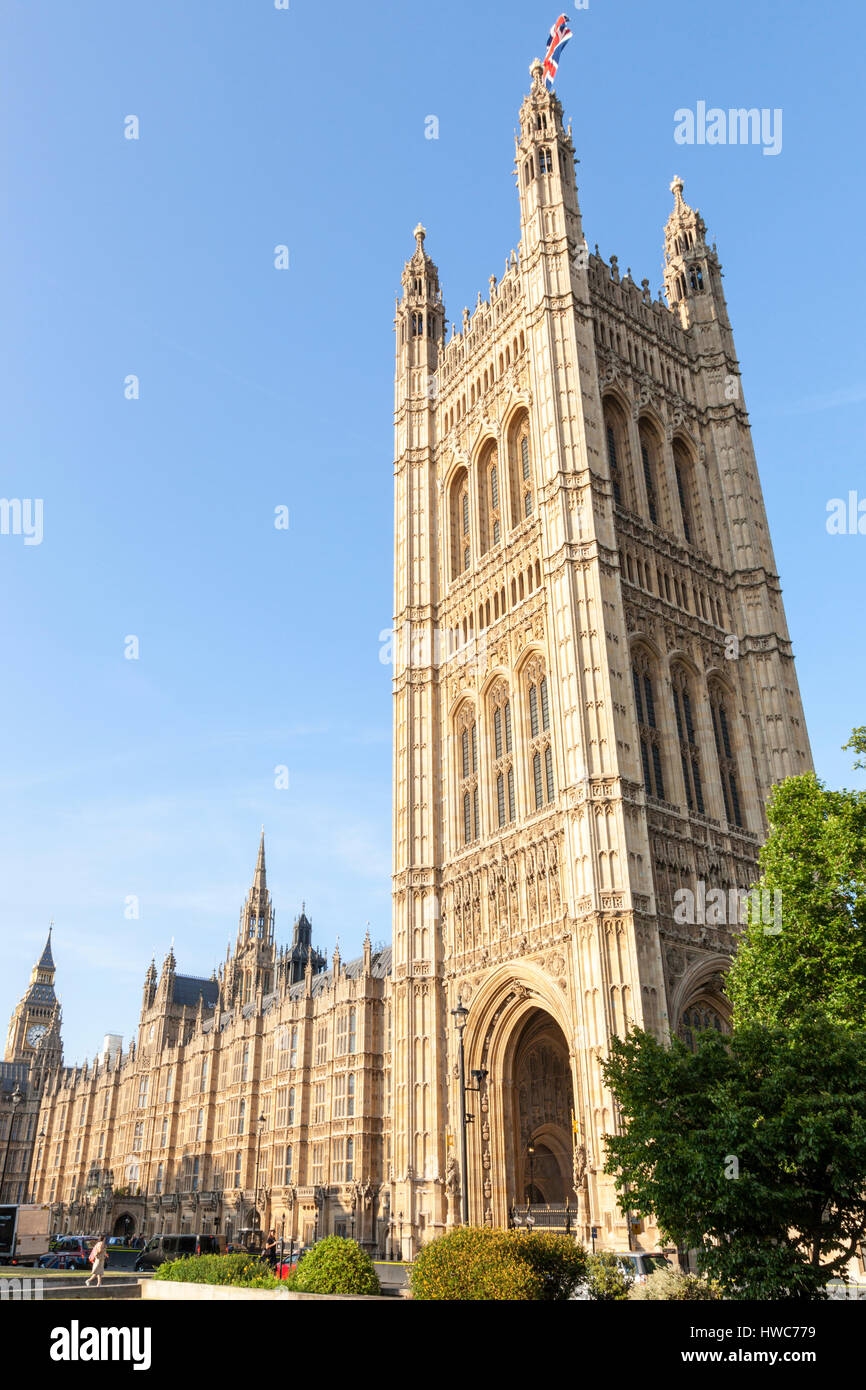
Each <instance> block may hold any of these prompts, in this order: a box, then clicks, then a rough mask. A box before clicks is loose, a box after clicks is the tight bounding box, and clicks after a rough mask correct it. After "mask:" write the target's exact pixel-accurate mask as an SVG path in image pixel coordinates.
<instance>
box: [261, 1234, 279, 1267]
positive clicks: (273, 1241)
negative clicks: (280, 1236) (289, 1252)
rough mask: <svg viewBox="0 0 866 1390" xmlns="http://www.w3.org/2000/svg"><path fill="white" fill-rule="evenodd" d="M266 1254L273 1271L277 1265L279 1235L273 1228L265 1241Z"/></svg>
mask: <svg viewBox="0 0 866 1390" xmlns="http://www.w3.org/2000/svg"><path fill="white" fill-rule="evenodd" d="M264 1254H265V1259H266V1260H267V1262H268V1264H269V1265H270V1267H271V1269H273V1267H274V1265H275V1264H276V1263H277V1233H276V1231H275V1230H274V1228H273V1226H272V1227H271V1229H270V1230H269V1231H268V1238H267V1240H266V1241H265V1251H264Z"/></svg>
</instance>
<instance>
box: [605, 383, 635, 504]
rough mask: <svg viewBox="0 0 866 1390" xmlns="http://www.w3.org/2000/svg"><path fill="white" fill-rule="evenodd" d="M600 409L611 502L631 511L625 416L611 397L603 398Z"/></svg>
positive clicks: (629, 462)
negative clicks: (602, 418)
mask: <svg viewBox="0 0 866 1390" xmlns="http://www.w3.org/2000/svg"><path fill="white" fill-rule="evenodd" d="M602 409H603V411H604V447H605V452H606V454H607V465H608V469H609V470H610V485H611V490H612V492H613V500H614V502H615V504H616V505H617V506H618V507H626V508H628V509H632V507H633V503H632V490H631V474H630V468H631V460H630V457H629V447H628V427H627V425H626V419H625V415H624V414H623V412H622V410H621V409H620V407H619V405H618V403H617V402H616V401H615V400H614V399H613V398H612V397H611V396H606V397H605V399H604V400H603V402H602Z"/></svg>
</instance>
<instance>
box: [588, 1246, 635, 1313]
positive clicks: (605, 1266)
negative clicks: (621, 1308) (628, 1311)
mask: <svg viewBox="0 0 866 1390" xmlns="http://www.w3.org/2000/svg"><path fill="white" fill-rule="evenodd" d="M586 1276H587V1278H586V1282H587V1284H588V1285H589V1296H590V1298H593V1299H595V1300H596V1301H597V1302H600V1303H612V1302H614V1301H616V1302H619V1301H620V1300H621V1299H624V1298H628V1296H629V1290H630V1288H631V1286H632V1280H633V1278H634V1275H633V1274H632V1272H631V1270H629V1269H626V1268H625V1267H624V1266H623V1265H622V1264H621V1263H620V1261H619V1260H618V1259H617V1258H616V1255H615V1254H614V1253H613V1251H612V1250H599V1252H598V1254H597V1255H589V1256H588V1258H587V1261H586Z"/></svg>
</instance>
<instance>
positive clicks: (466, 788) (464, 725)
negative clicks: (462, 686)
mask: <svg viewBox="0 0 866 1390" xmlns="http://www.w3.org/2000/svg"><path fill="white" fill-rule="evenodd" d="M457 787H458V806H459V819H460V830H461V835H462V839H463V843H464V845H471V844H472V842H473V841H474V840H477V839H478V835H479V818H478V729H477V725H476V723H475V711H474V709H473V708H472V706H471V705H469V704H464V705H463V706H462V707H461V709H460V712H459V714H458V716H457Z"/></svg>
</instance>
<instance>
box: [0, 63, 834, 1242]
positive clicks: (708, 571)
mask: <svg viewBox="0 0 866 1390" xmlns="http://www.w3.org/2000/svg"><path fill="white" fill-rule="evenodd" d="M531 73H532V85H531V90H530V92H529V94H528V95H527V96H526V98H525V100H524V102H523V104H522V107H521V110H520V130H519V135H518V136H517V139H516V149H515V158H516V165H515V169H516V175H517V188H518V196H519V202H520V226H521V237H520V245H519V249H518V251H517V252H516V253H515V252H512V253H511V255H510V256H509V257H508V259H507V260H506V265H505V272H504V275H503V276H502V278H501V280H499V281H497V279H496V277H495V276H491V277H490V281H489V295H488V298H487V299H486V300H482V298H481V295H480V294H479V296H478V302H477V304H476V306H475V309H474V311H473V312H472V313H470V312H469V310H468V309H465V310H464V311H463V314H462V319H461V322H460V325H459V327H458V326H456V325H455V326H454V327H452V331H451V335H450V337H448V334H447V331H446V319H445V307H444V303H443V298H442V292H441V289H440V284H439V274H438V270H437V267H436V266H435V264H434V263H433V261H432V259H431V258H430V255H429V254H428V252H427V250H426V246H425V232H424V229H423V228H422V227H418V228H417V229H416V232H415V250H414V253H413V255H412V257H411V259H410V260H409V261H408V262H407V264H406V266H405V269H404V272H403V279H402V296H401V298H400V299H399V301H398V303H397V310H396V319H395V327H396V389H395V466H394V480H395V623H394V641H393V660H394V682H393V684H394V815H393V825H394V879H393V944H392V948H391V949H382V950H378V951H374V950H373V948H372V946H371V944H370V942H369V940H368V941H367V942H366V944H365V947H364V952H363V955H362V956H361V957H360V958H359V959H357V960H354V961H351V962H348V963H347V964H343V963H342V962H341V961H340V958H339V953H338V952H335V953H334V957H333V963H332V967H331V969H330V970H328V969H326V968H325V960H324V957H322V956H320V955H318V954H317V953H315V952H314V950H313V947H312V938H311V929H310V923H309V921H308V919H307V918H306V916H305V914H303V913H302V914H301V916H300V917H299V918H298V920H297V922H296V923H295V929H294V937H293V942H292V945H291V947H290V948H288V949H285V950H282V951H281V950H278V949H277V947H276V945H275V939H274V922H273V912H272V907H271V901H270V897H269V895H268V892H267V886H266V876H265V861H264V843H263V842H262V845H261V846H260V850H259V859H258V864H257V867H256V873H255V879H254V882H253V886H252V888H251V890H250V894H249V896H248V898H247V902H246V903H245V905H244V908H243V909H242V911H241V921H240V927H239V931H238V937H237V941H236V943H235V945H234V948H233V949H230V950H229V952H228V953H227V956H226V959H225V961H224V962H223V964H222V965H221V967H220V968H219V970H217V971H215V972H214V974H213V975H212V976H211V977H210V978H209V979H195V978H191V977H188V976H183V975H180V974H178V973H177V968H176V962H175V959H174V955H173V952H170V953H169V955H168V956H167V957H166V960H165V962H164V964H163V967H162V971H161V973H160V974H159V976H158V975H157V972H156V969H155V967H154V966H151V968H150V970H149V971H148V973H147V977H146V980H145V987H144V998H143V1003H142V1012H141V1019H140V1023H139V1028H138V1034H137V1037H136V1039H135V1041H134V1043H132V1044H130V1046H129V1048H128V1049H127V1050H126V1051H125V1052H116V1051H114V1050H112V1049H110V1048H109V1049H108V1051H107V1053H106V1055H105V1056H104V1057H103V1058H101V1059H100V1060H99V1061H98V1062H97V1063H95V1064H94V1065H88V1066H84V1067H72V1068H68V1067H64V1066H63V1065H62V1059H61V1054H60V1051H59V1010H56V1009H55V1010H54V1013H53V1014H52V1019H51V1029H52V1031H51V1032H50V1033H49V1034H46V1035H45V1039H42V1040H36V1046H34V1047H31V1048H30V1052H29V1053H28V1051H27V1047H28V1044H27V1026H26V1025H27V1014H26V1009H25V1001H22V1005H21V1006H20V1007H19V1011H16V1019H14V1020H13V1029H12V1033H11V1034H10V1050H9V1051H7V1062H6V1063H5V1064H4V1066H6V1067H7V1068H13V1069H14V1068H15V1067H17V1068H19V1069H20V1070H23V1072H26V1075H27V1078H28V1080H27V1083H26V1084H27V1086H28V1087H29V1091H28V1094H29V1095H30V1097H31V1100H30V1101H29V1102H28V1104H30V1106H31V1110H32V1109H33V1105H34V1103H35V1102H34V1101H33V1097H34V1096H35V1097H36V1098H37V1101H40V1102H41V1111H40V1113H39V1116H38V1121H36V1120H35V1113H34V1114H33V1115H32V1116H31V1120H32V1121H34V1122H35V1123H36V1124H37V1128H33V1124H31V1130H30V1133H31V1141H33V1142H34V1147H33V1149H32V1164H31V1170H30V1175H29V1188H30V1191H31V1192H32V1194H33V1195H34V1196H35V1197H36V1199H37V1200H40V1201H48V1202H51V1203H52V1204H54V1207H55V1213H56V1219H57V1222H58V1223H59V1224H61V1225H63V1227H64V1228H65V1229H74V1228H76V1227H78V1228H81V1227H84V1226H87V1227H90V1228H93V1227H94V1226H96V1225H98V1226H101V1227H103V1228H104V1229H112V1230H113V1229H116V1228H117V1227H118V1224H119V1225H120V1227H121V1228H124V1227H126V1228H131V1229H134V1230H135V1231H136V1232H141V1231H144V1232H145V1233H150V1232H154V1231H157V1230H166V1231H172V1230H179V1229H181V1228H182V1229H186V1230H202V1231H217V1232H218V1233H219V1234H220V1235H222V1236H224V1237H229V1238H230V1237H231V1236H232V1235H236V1234H237V1232H239V1231H240V1230H242V1229H244V1228H245V1227H247V1226H250V1225H254V1224H256V1223H262V1224H275V1225H277V1226H278V1227H280V1228H284V1230H285V1234H286V1236H287V1237H288V1236H290V1235H292V1236H294V1237H295V1239H302V1240H303V1239H308V1238H310V1237H311V1236H312V1235H314V1234H322V1233H324V1232H326V1231H340V1232H345V1233H346V1234H350V1233H352V1231H354V1232H355V1234H356V1235H357V1236H359V1237H360V1238H362V1239H363V1240H364V1241H365V1242H367V1243H368V1244H369V1245H370V1247H371V1248H374V1249H377V1250H379V1251H382V1252H386V1251H387V1252H397V1251H399V1252H401V1253H402V1254H403V1255H405V1256H411V1255H412V1254H413V1253H414V1251H415V1250H416V1249H417V1247H418V1245H419V1244H421V1243H423V1242H424V1241H426V1240H428V1239H430V1238H431V1237H432V1236H434V1235H435V1234H437V1233H438V1232H440V1231H442V1230H444V1229H445V1228H446V1227H447V1226H448V1225H450V1224H453V1223H454V1222H455V1221H457V1220H459V1219H460V1210H461V1204H462V1201H463V1199H464V1196H465V1197H466V1199H467V1200H468V1206H469V1215H470V1219H471V1220H472V1221H473V1222H478V1223H483V1224H486V1225H496V1226H499V1225H504V1224H506V1223H507V1222H508V1221H509V1219H512V1218H513V1216H514V1213H515V1210H516V1211H517V1212H518V1214H519V1213H520V1212H521V1209H522V1208H523V1207H524V1205H525V1204H527V1203H529V1204H531V1205H534V1206H535V1207H536V1208H538V1209H539V1210H538V1211H537V1212H536V1220H537V1221H540V1220H541V1213H542V1210H546V1209H547V1208H548V1207H549V1208H551V1209H552V1210H553V1212H554V1213H555V1216H554V1217H553V1218H552V1220H553V1224H558V1225H559V1226H561V1227H562V1226H565V1227H567V1228H568V1229H570V1230H572V1231H574V1233H575V1234H576V1235H579V1236H581V1237H582V1238H583V1239H585V1240H587V1241H589V1239H590V1232H591V1229H592V1228H593V1227H595V1228H596V1230H597V1232H598V1235H597V1241H596V1243H597V1244H598V1245H601V1246H609V1247H613V1248H621V1247H622V1246H623V1245H624V1244H625V1243H626V1242H633V1241H636V1242H637V1243H639V1244H640V1245H642V1246H645V1247H648V1246H651V1245H652V1244H653V1243H654V1241H655V1239H656V1232H655V1231H654V1230H653V1229H652V1227H648V1228H644V1227H642V1226H641V1225H640V1224H639V1223H635V1222H629V1219H628V1214H627V1213H623V1212H620V1211H619V1210H618V1208H617V1204H616V1201H615V1197H614V1192H613V1186H612V1183H611V1181H610V1179H608V1178H607V1177H605V1175H604V1174H603V1172H602V1167H603V1162H604V1136H605V1134H607V1133H610V1132H611V1131H612V1130H614V1129H615V1127H616V1124H617V1117H616V1114H615V1111H614V1106H613V1102H612V1098H611V1096H610V1094H609V1093H608V1092H607V1091H606V1089H605V1087H604V1085H603V1083H602V1077H601V1068H600V1063H601V1061H602V1059H603V1058H604V1056H605V1054H606V1050H607V1046H608V1040H609V1038H610V1037H611V1035H612V1034H613V1033H621V1032H622V1031H623V1030H624V1029H625V1028H626V1026H627V1025H628V1024H629V1023H630V1022H634V1023H637V1024H639V1025H641V1026H643V1027H645V1028H648V1029H650V1030H652V1031H653V1032H654V1033H655V1034H656V1035H657V1036H658V1037H660V1038H665V1037H667V1036H668V1035H669V1033H670V1032H671V1031H672V1030H679V1031H680V1032H681V1033H682V1034H683V1035H684V1036H685V1037H686V1038H690V1037H691V1036H692V1035H693V1033H694V1031H695V1030H696V1029H697V1028H700V1027H708V1026H709V1027H713V1026H715V1027H718V1028H720V1029H725V1028H726V1027H727V1026H728V1013H727V1005H726V1003H725V1000H724V997H723V994H722V992H721V979H722V975H723V973H724V971H725V970H726V968H727V965H728V963H729V960H730V955H731V951H732V949H733V945H734V940H735V935H736V931H737V925H738V923H737V920H736V914H734V915H733V916H732V915H731V914H730V913H728V914H725V913H721V914H720V913H718V912H714V913H711V912H708V911H705V910H704V907H703V903H704V900H705V897H706V895H707V894H710V893H711V892H712V891H713V890H717V891H718V890H723V891H724V893H726V894H727V893H729V892H731V891H732V890H743V889H745V888H747V887H748V886H749V885H750V884H751V883H752V882H753V880H754V878H755V875H756V864H757V850H758V846H759V844H760V840H761V837H762V836H763V834H764V833H765V829H766V823H765V815H764V803H765V800H766V796H767V793H768V792H769V790H770V788H771V786H772V785H773V783H775V782H776V781H778V780H779V779H780V778H782V777H785V776H787V775H789V774H792V773H799V772H803V771H805V770H807V769H808V768H809V767H810V765H811V762H810V752H809V744H808V738H807V734H806V728H805V722H804V718H803V711H802V707H801V703H800V697H799V692H798V688H797V678H796V675H795V672H794V665H793V657H792V652H791V643H790V639H789V636H788V632H787V628H786V624H785V615H784V610H783V606H782V599H781V592H780V587H779V580H778V576H777V574H776V570H775V562H774V558H773V552H772V547H771V544H770V538H769V532H768V527H767V518H766V514H765V511H764V506H763V501H762V497H761V491H760V485H759V482H758V475H757V468H756V464H755V457H754V452H753V448H752V442H751V435H750V429H749V421H748V416H747V414H746V410H745V406H744V403H743V396H742V388H741V383H740V375H739V368H738V364H737V359H736V354H735V349H734V342H733V336H732V333H731V328H730V323H729V320H728V315H727V309H726V306H725V299H724V295H723V292H722V285H721V270H720V265H719V260H718V257H717V254H716V250H715V247H714V246H711V245H710V244H708V242H707V240H706V228H705V225H704V222H703V220H702V218H701V217H700V215H699V214H698V212H697V211H696V210H694V209H692V208H690V207H689V206H688V204H687V203H686V202H685V201H684V198H683V185H682V182H681V181H680V180H679V179H675V180H674V182H673V184H672V186H671V187H672V191H673V194H674V206H673V209H672V212H671V215H670V218H669V220H668V224H667V227H666V229H665V237H664V248H665V294H666V301H665V300H662V298H661V297H660V298H659V299H658V300H655V301H654V300H653V299H652V298H651V295H650V290H649V284H648V281H646V280H644V281H642V282H641V284H640V285H638V284H636V283H635V281H634V280H633V279H632V276H631V272H630V271H627V272H626V274H625V275H624V276H623V275H621V274H620V271H619V268H618V264H617V259H616V257H614V256H612V257H611V258H610V261H609V262H605V261H604V260H603V259H602V258H601V257H600V256H599V254H598V249H597V248H596V252H595V254H592V253H590V252H589V251H588V248H587V245H586V242H585V240H584V234H583V229H582V223H581V214H580V208H579V204H578V195H577V187H576V183H575V174H574V147H573V144H572V138H571V131H570V129H566V128H565V127H564V125H563V119H562V109H561V106H560V103H559V101H558V99H557V97H556V95H555V93H549V92H547V91H546V90H545V87H544V84H543V81H542V72H541V66H540V64H538V63H536V64H534V65H533V67H532V69H531ZM683 889H686V890H688V891H689V892H690V893H692V894H693V895H694V897H695V899H696V900H697V902H698V903H699V904H701V906H700V909H699V910H698V911H697V913H694V914H692V916H691V918H689V917H688V914H686V915H685V916H684V915H683V914H682V913H681V912H680V911H679V910H678V904H680V902H681V890H683ZM734 900H736V895H734ZM38 968H39V967H37V970H38ZM52 972H53V963H52ZM34 978H35V977H34ZM51 978H52V981H53V973H52V977H51ZM31 1006H34V1001H33V1000H31ZM21 1009H24V1012H23V1013H21V1012H20V1010H21ZM455 1010H459V1012H458V1013H457V1014H455V1013H454V1011H455ZM457 1024H459V1025H460V1026H459V1028H458V1027H457V1026H456V1025H457ZM392 1034H393V1052H392ZM461 1042H462V1049H463V1057H464V1060H465V1078H466V1081H467V1083H468V1086H469V1091H468V1096H467V1107H466V1108H467V1109H468V1110H469V1111H470V1112H471V1114H472V1116H473V1120H472V1122H471V1123H470V1124H469V1125H468V1126H467V1132H468V1133H467V1141H468V1142H467V1148H468V1159H467V1164H466V1165H465V1166H466V1168H467V1170H468V1171H463V1168H464V1165H463V1162H462V1157H461V1122H462V1113H461V1111H462V1102H461V1095H460V1060H461V1055H460V1048H461ZM40 1059H41V1060H40ZM7 1082H8V1084H7ZM14 1084H15V1083H14V1079H12V1072H11V1071H10V1072H9V1075H8V1077H5V1074H4V1079H3V1086H4V1087H5V1090H3V1091H2V1092H0V1094H3V1095H5V1094H7V1092H9V1091H10V1089H11V1086H12V1085H14ZM464 1185H467V1190H465V1191H464ZM7 1187H8V1185H7ZM542 1224H543V1221H542Z"/></svg>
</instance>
